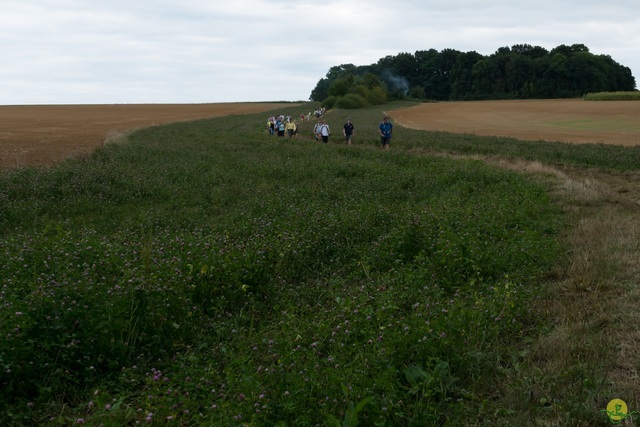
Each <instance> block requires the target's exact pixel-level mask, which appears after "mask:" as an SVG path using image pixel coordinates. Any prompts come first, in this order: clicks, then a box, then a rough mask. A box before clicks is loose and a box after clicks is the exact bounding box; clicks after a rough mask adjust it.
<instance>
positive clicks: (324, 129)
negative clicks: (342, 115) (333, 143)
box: [320, 120, 331, 144]
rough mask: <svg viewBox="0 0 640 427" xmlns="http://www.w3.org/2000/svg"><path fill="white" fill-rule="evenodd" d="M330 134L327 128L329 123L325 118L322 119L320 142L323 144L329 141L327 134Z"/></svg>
mask: <svg viewBox="0 0 640 427" xmlns="http://www.w3.org/2000/svg"><path fill="white" fill-rule="evenodd" d="M330 135H331V129H329V125H328V124H327V121H326V120H323V121H322V124H321V125H320V138H322V142H324V143H325V144H326V143H327V142H329V136H330Z"/></svg>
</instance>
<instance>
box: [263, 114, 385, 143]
mask: <svg viewBox="0 0 640 427" xmlns="http://www.w3.org/2000/svg"><path fill="white" fill-rule="evenodd" d="M310 115H311V113H309V114H308V115H306V116H305V115H304V114H301V115H300V121H301V122H305V121H310ZM315 116H316V118H317V119H318V122H317V123H316V124H315V125H314V127H313V135H314V137H315V140H316V141H318V142H323V143H325V144H326V143H327V142H329V137H330V136H331V128H330V127H329V125H328V124H327V121H326V120H325V119H324V118H323V116H324V111H322V110H316V111H315ZM267 130H268V131H269V133H270V134H271V135H277V136H279V137H284V136H285V135H287V136H288V137H289V138H295V137H297V135H298V122H297V121H296V120H295V119H294V118H293V117H291V116H284V115H279V116H272V117H269V119H268V120H267ZM392 133H393V124H392V123H391V121H390V120H389V117H387V116H385V117H384V119H383V120H382V122H380V124H379V125H378V134H379V135H380V144H381V146H382V148H383V149H385V150H386V149H388V148H389V144H390V143H391V135H392ZM354 135H355V127H354V126H353V123H352V122H351V118H348V119H347V122H346V123H345V124H344V126H343V127H342V136H343V137H344V141H345V143H346V144H347V145H351V143H352V142H353V137H354Z"/></svg>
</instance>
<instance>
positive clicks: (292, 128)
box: [286, 119, 296, 138]
mask: <svg viewBox="0 0 640 427" xmlns="http://www.w3.org/2000/svg"><path fill="white" fill-rule="evenodd" d="M286 128H287V135H289V138H293V134H294V132H295V131H296V122H295V120H293V119H289V121H288V122H287V125H286Z"/></svg>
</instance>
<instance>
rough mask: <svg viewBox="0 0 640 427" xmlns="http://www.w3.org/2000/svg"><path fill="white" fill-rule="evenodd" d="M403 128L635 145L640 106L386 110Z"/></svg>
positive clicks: (563, 103) (445, 105) (639, 141)
mask: <svg viewBox="0 0 640 427" xmlns="http://www.w3.org/2000/svg"><path fill="white" fill-rule="evenodd" d="M387 114H389V115H390V116H391V117H392V118H393V119H394V120H395V121H396V122H398V123H399V124H402V125H404V126H406V127H410V128H414V129H422V130H433V131H443V132H452V133H473V134H477V135H488V136H493V135H495V136H507V137H512V138H518V139H523V140H532V141H536V140H545V141H562V142H571V143H586V142H591V143H605V144H619V145H640V102H637V101H600V102H597V101H583V100H581V99H551V100H549V99H547V100H518V101H474V102H438V103H428V104H420V105H418V106H415V107H411V108H406V109H401V110H394V111H388V112H387Z"/></svg>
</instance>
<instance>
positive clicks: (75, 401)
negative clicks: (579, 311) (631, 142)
mask: <svg viewBox="0 0 640 427" xmlns="http://www.w3.org/2000/svg"><path fill="white" fill-rule="evenodd" d="M284 113H287V112H284ZM292 113H295V112H294V111H292ZM334 114H336V116H333V118H332V125H333V126H332V127H333V133H334V135H336V134H338V133H339V130H340V126H341V124H340V122H339V120H341V118H340V119H337V114H338V113H337V112H336V113H334ZM350 114H357V115H358V116H357V119H356V118H355V116H354V122H355V123H356V126H357V127H356V129H357V132H358V133H357V134H356V138H359V139H356V141H357V144H359V146H342V145H341V144H337V143H335V140H336V139H338V137H335V136H332V138H333V139H334V143H330V144H326V145H325V144H319V143H317V142H315V141H314V140H313V139H312V138H311V137H309V136H308V135H310V133H309V132H310V128H311V124H309V123H306V124H304V126H302V129H301V135H300V136H299V138H298V139H294V140H289V139H283V138H277V137H271V136H269V135H268V134H266V132H265V131H264V129H263V124H264V122H265V120H264V117H263V116H264V114H263V115H247V116H230V117H225V118H220V119H213V120H204V121H198V122H192V123H178V124H172V125H167V126H159V127H152V128H148V129H144V130H140V131H137V132H135V133H134V134H132V135H130V136H129V137H128V139H127V140H126V141H125V142H122V143H117V144H109V145H107V146H105V147H103V148H101V149H99V150H98V151H97V152H95V153H94V154H93V155H92V156H90V157H88V158H86V159H78V160H71V161H67V162H65V163H63V164H60V165H59V166H57V167H55V168H51V169H46V170H40V169H21V170H15V171H11V172H7V173H5V174H3V175H1V176H0V230H2V234H1V235H0V424H2V425H70V424H74V423H77V424H81V423H86V424H90V425H104V426H121V425H133V424H136V423H154V424H165V423H169V422H172V423H175V424H176V425H215V426H237V425H255V426H271V425H281V426H285V425H292V426H293V425H295V426H307V425H308V426H313V425H343V426H355V425H371V426H373V425H379V426H382V425H388V426H395V425H416V426H417V425H420V426H424V425H439V424H446V423H449V424H450V425H462V424H466V423H479V422H487V423H489V424H490V423H491V420H492V419H494V417H495V416H496V414H497V413H498V412H497V411H496V409H495V408H493V407H491V405H488V404H487V402H489V401H491V398H492V394H493V393H494V390H495V388H494V385H495V382H496V381H500V369H501V368H504V367H505V366H508V365H509V364H511V363H512V357H513V354H514V351H513V348H514V347H517V346H518V343H520V342H522V340H523V339H524V338H526V337H527V336H529V335H531V334H535V333H536V330H537V328H538V327H539V323H538V318H537V313H536V312H535V311H534V310H532V308H531V307H532V306H533V305H532V300H534V299H535V298H537V296H538V295H539V294H540V292H541V288H542V286H541V284H542V283H543V281H544V278H545V275H546V274H547V272H548V271H549V270H550V268H551V266H552V265H553V263H554V262H555V259H556V258H557V256H558V253H559V245H558V243H557V233H558V230H559V227H560V226H561V222H560V216H559V211H558V209H557V208H556V207H554V206H553V205H552V204H551V202H550V200H549V197H548V196H547V194H546V193H545V191H544V189H543V188H540V187H539V186H537V185H535V184H533V183H532V182H529V181H527V180H526V179H525V178H524V177H522V176H520V175H517V174H515V173H511V172H507V171H503V170H498V169H493V168H490V167H487V166H486V165H484V164H483V163H481V162H478V161H455V160H451V159H446V158H437V157H426V156H414V155H411V154H409V153H404V152H401V150H395V151H394V149H395V145H394V146H392V147H393V148H392V150H391V151H389V152H383V151H381V150H379V149H377V147H375V145H374V144H375V142H376V137H375V126H376V125H377V122H378V121H379V117H380V115H381V113H380V111H379V110H374V109H370V110H362V111H359V112H357V113H350ZM294 116H295V114H294ZM369 129H370V130H369ZM396 135H398V136H397V137H396V139H394V141H393V144H398V145H400V144H405V145H406V146H407V147H408V148H411V146H412V145H417V144H420V143H422V142H420V141H424V144H432V145H433V144H436V143H440V144H454V143H455V144H458V145H459V146H460V147H462V145H464V144H468V145H470V146H475V147H476V148H477V147H478V146H480V145H482V141H484V140H482V139H480V140H478V139H476V140H472V138H471V137H453V136H447V135H444V134H425V133H417V132H416V133H414V132H411V131H408V130H404V129H399V130H398V132H397V134H396ZM508 143H511V141H509V142H508ZM505 145H508V144H507V142H505ZM374 148H376V149H374ZM459 149H460V150H462V151H464V149H463V148H459Z"/></svg>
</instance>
